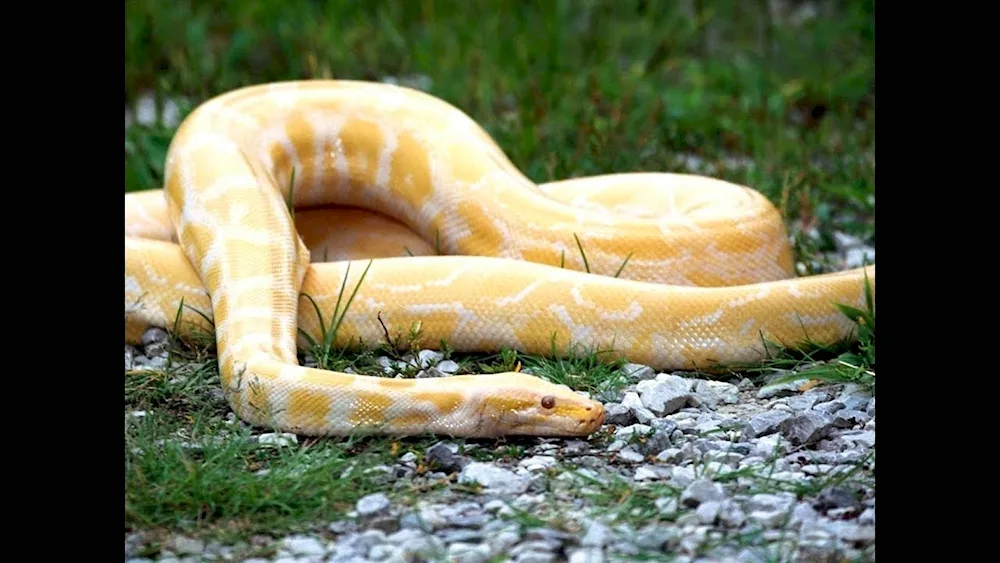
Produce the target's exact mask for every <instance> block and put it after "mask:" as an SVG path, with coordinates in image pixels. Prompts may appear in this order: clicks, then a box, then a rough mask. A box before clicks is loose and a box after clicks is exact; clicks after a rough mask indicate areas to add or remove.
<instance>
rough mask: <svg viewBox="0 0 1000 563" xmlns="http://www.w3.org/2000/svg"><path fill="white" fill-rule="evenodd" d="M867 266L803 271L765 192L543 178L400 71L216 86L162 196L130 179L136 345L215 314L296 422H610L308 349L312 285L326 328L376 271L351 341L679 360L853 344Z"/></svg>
mask: <svg viewBox="0 0 1000 563" xmlns="http://www.w3.org/2000/svg"><path fill="white" fill-rule="evenodd" d="M290 192H291V193H290ZM164 196H165V197H164ZM289 204H291V205H292V206H293V207H294V209H295V212H294V217H293V214H292V213H290V211H289ZM297 229H298V230H297ZM581 248H582V250H583V253H581V252H580V249H581ZM434 254H445V255H443V256H437V255H434ZM411 255H412V256H411ZM368 258H373V260H372V261H369V260H368ZM584 258H585V259H586V262H585V261H584ZM324 259H326V260H332V261H328V262H324V263H320V262H321V261H322V260H324ZM623 263H624V267H622V264H623ZM366 269H367V271H366ZM616 273H617V274H618V277H615V275H616ZM362 274H364V279H363V280H362V279H361V278H362ZM345 276H346V278H347V279H346V280H345V279H344V278H345ZM865 278H867V279H868V280H869V281H870V283H871V284H872V287H874V281H875V268H874V266H869V267H867V268H864V269H860V268H859V269H856V270H850V271H846V272H840V273H836V274H826V275H820V276H812V277H805V278H798V279H796V278H795V276H794V270H793V259H792V251H791V248H790V245H789V241H788V237H787V234H786V232H785V227H784V225H783V223H782V221H781V217H780V214H779V213H778V211H777V210H776V209H775V207H774V206H773V205H771V204H770V203H769V202H768V201H767V199H766V198H765V197H764V196H762V195H761V194H760V193H758V192H756V191H754V190H752V189H749V188H746V187H742V186H738V185H734V184H730V183H727V182H723V181H720V180H714V179H711V178H705V177H700V176H692V175H681V174H652V173H649V174H620V175H609V176H599V177H594V178H580V179H574V180H567V181H563V182H554V183H551V184H545V185H536V184H534V183H532V182H531V181H530V180H528V179H527V178H526V177H525V176H524V175H523V174H522V173H521V172H519V171H518V170H517V168H515V166H514V165H513V164H512V163H511V162H510V161H509V160H508V159H507V157H506V156H505V155H504V153H503V152H502V150H501V149H500V148H499V147H498V146H497V145H496V144H495V143H494V142H493V140H492V139H491V138H490V137H489V135H488V134H487V133H486V132H485V131H484V130H483V129H481V128H480V127H479V126H478V125H477V124H476V123H475V122H474V121H472V119H471V118H469V117H468V116H467V115H466V114H464V113H463V112H461V111H460V110H458V109H456V108H455V107H453V106H451V105H449V104H447V103H445V102H444V101H442V100H439V99H437V98H434V97H432V96H430V95H427V94H425V93H422V92H419V91H414V90H410V89H407V88H402V87H398V86H393V85H386V84H376V83H366V82H353V81H302V82H285V83H275V84H266V85H258V86H252V87H247V88H243V89H239V90H235V91H232V92H229V93H226V94H224V95H221V96H218V97H216V98H214V99H211V100H209V101H207V102H205V103H204V104H203V105H201V106H200V107H198V108H196V110H195V111H193V112H192V113H191V114H190V115H189V116H188V117H187V119H186V120H185V121H184V122H183V123H182V124H181V126H180V128H179V129H178V130H177V132H176V135H175V136H174V138H173V140H172V142H171V145H170V148H169V151H168V154H167V159H166V169H165V188H164V190H162V191H161V190H153V191H148V192H138V193H132V194H126V196H125V304H126V323H125V338H126V342H129V343H134V342H136V341H137V340H139V339H140V337H141V334H142V332H143V330H144V329H146V328H147V327H150V326H160V327H163V328H167V329H171V328H173V327H174V326H175V315H176V314H177V313H178V309H179V306H180V304H181V301H182V299H183V303H184V305H185V307H184V309H183V311H182V317H181V325H180V328H181V330H182V332H189V331H190V330H192V329H193V328H195V327H197V328H201V329H203V330H210V331H211V330H214V334H215V338H216V344H217V351H218V362H219V368H220V375H221V382H222V385H223V387H224V391H225V394H226V397H227V399H228V402H229V404H230V405H231V407H232V409H233V410H234V411H235V412H236V414H237V415H238V416H239V417H240V418H241V419H243V420H244V421H246V422H248V423H251V424H254V425H259V426H265V427H272V428H278V429H281V430H285V431H290V432H296V433H299V434H304V435H345V434H349V433H383V434H394V435H412V434H422V433H435V434H445V435H451V436H458V437H497V436H503V435H515V434H519V435H537V436H544V435H548V436H573V435H576V436H582V435H588V434H590V433H592V432H594V431H596V430H597V429H598V428H599V427H600V426H601V425H602V423H603V421H604V408H603V406H602V405H601V403H600V402H597V401H593V400H590V399H588V398H585V397H583V396H581V395H580V394H577V393H575V392H574V391H572V390H570V389H569V388H568V387H566V386H563V385H555V384H552V383H549V382H546V381H544V380H542V379H539V378H537V377H534V376H531V375H528V374H524V373H520V372H510V373H497V374H486V375H463V376H452V377H442V378H427V379H392V378H381V377H368V376H359V375H354V374H349V373H338V372H332V371H325V370H320V369H312V368H306V367H304V366H300V365H299V364H298V360H297V354H296V352H297V346H301V345H304V344H305V342H306V341H305V340H304V339H303V337H302V336H301V335H298V336H297V330H299V329H301V330H302V331H303V332H305V333H307V334H309V335H312V337H313V338H314V339H317V340H319V339H320V333H321V329H320V324H319V323H320V320H319V319H318V318H317V315H316V310H315V309H314V306H313V302H312V301H309V300H308V299H306V297H304V295H308V296H310V297H312V299H313V300H314V301H315V303H316V305H317V307H318V309H319V310H320V311H321V313H322V316H323V322H325V323H327V326H328V325H329V323H330V321H331V319H332V318H333V317H334V313H335V310H337V307H338V303H339V310H340V311H342V310H343V308H344V303H343V302H339V301H338V295H339V294H340V293H341V289H342V288H343V290H344V291H343V293H344V294H345V298H344V299H345V300H346V295H350V293H351V292H352V290H354V288H355V287H356V286H358V283H359V281H361V283H360V288H359V289H358V292H357V295H356V297H355V298H354V301H353V302H352V303H351V306H350V308H349V309H348V310H347V313H346V316H345V317H344V319H343V323H342V324H341V326H340V328H339V332H338V334H337V338H336V340H335V343H336V344H345V343H357V342H359V339H360V340H361V341H363V342H365V343H373V342H377V341H379V340H380V339H382V338H383V334H384V333H383V327H382V324H381V322H380V319H381V321H382V322H384V323H385V324H386V325H387V326H388V327H391V330H394V331H397V332H398V331H399V330H402V331H405V330H407V329H408V328H409V327H411V326H413V325H414V323H417V322H419V323H420V324H421V326H422V330H423V332H424V335H425V337H426V338H427V340H429V341H431V342H438V341H440V340H441V339H444V340H446V341H447V343H448V344H449V345H450V346H452V347H453V348H454V349H455V350H458V351H482V350H496V349H498V348H500V347H509V348H513V349H517V350H520V351H522V352H528V353H547V352H549V351H550V350H551V346H552V345H553V343H554V344H555V345H556V346H557V347H558V349H560V350H562V349H564V348H566V346H567V344H569V343H571V342H572V343H579V344H583V345H585V346H588V347H591V348H594V347H597V348H600V349H609V348H613V349H614V350H615V351H616V352H618V353H621V354H623V355H624V356H625V357H627V358H628V359H630V360H631V361H635V362H640V363H643V364H647V365H650V366H652V367H654V368H657V369H662V370H669V369H691V368H695V367H703V368H704V367H711V365H713V364H716V363H730V362H746V361H754V360H759V359H761V358H763V357H764V354H765V353H766V351H765V350H764V346H763V342H764V340H765V339H768V340H771V341H777V342H782V343H785V344H787V345H793V344H796V343H799V342H802V341H803V340H805V339H806V338H807V337H808V338H809V339H811V340H813V341H816V342H829V341H832V340H835V339H840V338H845V337H848V336H849V335H850V334H851V329H852V326H853V324H852V321H851V319H848V318H846V317H845V316H844V315H843V314H842V313H841V312H840V311H839V310H838V309H836V308H835V307H834V303H843V304H847V305H851V306H854V307H858V308H863V307H864V303H865V299H864V283H865ZM209 296H210V298H209ZM196 310H197V311H201V312H202V313H204V314H205V316H207V318H208V319H211V320H212V321H213V323H214V324H212V325H210V324H208V323H207V322H206V320H205V318H203V317H202V316H201V315H199V314H198V313H197V312H196Z"/></svg>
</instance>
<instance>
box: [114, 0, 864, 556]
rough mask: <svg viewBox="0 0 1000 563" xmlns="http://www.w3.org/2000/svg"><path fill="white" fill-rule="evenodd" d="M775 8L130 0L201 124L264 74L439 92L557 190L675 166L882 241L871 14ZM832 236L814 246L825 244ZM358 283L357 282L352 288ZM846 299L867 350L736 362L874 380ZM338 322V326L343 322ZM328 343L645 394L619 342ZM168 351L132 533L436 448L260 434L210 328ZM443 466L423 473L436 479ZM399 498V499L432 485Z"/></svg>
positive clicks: (317, 492)
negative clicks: (209, 108)
mask: <svg viewBox="0 0 1000 563" xmlns="http://www.w3.org/2000/svg"><path fill="white" fill-rule="evenodd" d="M767 4H768V3H767V2H763V1H761V2H736V1H719V2H710V3H707V2H699V1H695V0H691V1H689V2H677V3H672V2H649V1H639V0H605V1H597V0H573V1H565V0H553V1H551V2H539V3H522V2H513V1H502V0H490V1H486V0H484V1H481V2H477V3H475V6H473V5H472V3H464V2H457V1H440V0H438V1H430V0H428V1H425V2H386V1H372V2H312V1H304V0H302V1H290V2H279V1H276V0H267V1H259V2H248V1H244V2H230V3H226V4H225V5H219V6H214V5H213V6H211V7H209V6H208V5H205V4H201V3H196V2H190V1H180V2H174V3H170V4H169V5H168V4H164V3H160V2H153V1H151V0H132V1H129V2H127V3H126V49H125V51H126V60H125V97H126V105H127V106H130V105H133V104H134V103H135V102H136V100H137V99H138V97H139V96H140V94H142V93H143V92H147V91H152V92H153V93H155V95H156V97H157V99H158V103H159V104H161V105H162V104H164V103H165V101H166V100H167V99H171V100H177V99H180V100H181V101H180V102H179V111H180V116H181V117H183V116H184V115H186V113H187V112H189V111H190V110H191V109H193V107H195V105H196V104H197V103H198V102H200V101H203V100H205V99H207V98H208V97H210V96H212V95H215V94H219V93H221V92H224V91H226V90H230V89H232V88H236V87H240V86H244V85H247V84H250V83H258V82H265V81H272V80H284V79H293V78H295V79H297V78H310V77H317V78H351V79H365V80H383V79H390V78H391V79H393V80H397V81H401V82H409V83H413V82H418V83H421V84H422V85H423V86H424V87H426V88H427V89H428V91H429V92H430V93H432V94H434V95H436V96H439V97H441V98H443V99H445V100H447V101H449V102H451V103H452V104H454V105H456V106H457V107H459V108H461V109H462V110H463V111H465V112H466V113H468V114H469V115H470V116H472V117H473V118H474V119H475V120H476V121H477V122H479V123H480V124H482V125H483V127H484V128H485V129H486V130H487V131H488V132H489V133H490V134H491V135H493V136H494V138H495V139H496V140H497V142H498V143H499V144H500V146H501V147H503V149H504V150H505V152H506V153H507V154H508V156H509V157H510V158H511V160H512V161H513V162H514V163H515V164H516V165H517V166H518V167H519V168H520V169H521V170H522V171H524V173H525V174H526V175H527V176H528V177H529V178H531V179H532V180H533V181H536V182H547V181H552V180H558V179H563V178H568V177H573V176H585V175H593V174H603V173H611V172H625V171H639V170H654V171H694V172H699V171H701V172H707V173H710V174H711V175H714V176H717V177H719V178H722V179H725V180H729V181H733V182H737V183H741V184H746V185H750V186H752V187H754V188H755V189H758V190H760V191H761V192H763V193H764V194H765V195H767V196H768V197H769V198H770V199H771V200H772V201H774V202H775V203H777V204H778V205H779V208H780V209H781V210H782V211H783V212H784V214H785V216H786V219H787V220H788V222H789V223H790V224H791V225H792V226H793V230H792V235H793V236H794V237H795V242H796V249H797V250H798V252H799V255H800V259H801V260H802V262H804V263H805V264H807V265H811V264H812V263H813V262H819V263H821V262H822V253H823V252H826V251H829V250H832V249H833V248H834V245H833V238H832V233H833V232H834V231H843V232H847V233H850V234H853V235H855V236H857V237H859V238H861V239H862V240H864V241H866V242H867V243H869V244H874V208H875V204H874V182H875V173H874V143H875V141H874V23H873V21H874V20H873V17H872V15H871V14H872V12H873V10H874V7H873V6H874V3H873V2H855V3H833V2H831V3H823V4H819V9H820V10H834V11H835V12H836V13H835V14H834V15H829V16H828V15H824V14H822V13H821V14H820V15H818V16H817V17H815V18H813V19H810V20H808V21H804V22H801V23H796V22H795V21H794V20H795V18H794V17H791V16H785V15H779V14H772V13H770V12H769V11H768V9H767V8H766V6H767ZM175 127H176V126H175V125H172V124H165V123H155V124H139V123H133V124H132V125H131V126H128V127H126V130H125V178H126V180H125V186H126V188H125V189H126V191H133V190H143V189H153V188H159V187H161V183H162V180H163V162H164V157H165V155H166V150H167V147H168V145H169V142H170V139H171V137H172V135H173V133H174V130H175ZM747 162H749V163H752V164H750V165H747V164H746V163H747ZM813 228H814V229H816V230H817V231H818V232H819V234H820V236H819V238H818V239H815V240H814V239H812V238H810V237H807V236H805V235H804V233H805V232H806V231H808V230H809V229H813ZM580 251H581V252H583V251H584V249H583V248H580ZM622 266H623V267H628V266H627V262H625V263H623V264H622ZM820 270H822V266H821V267H820ZM351 289H352V288H344V292H342V293H343V295H345V298H347V297H349V296H350V291H351ZM346 305H347V303H345V306H346ZM844 312H845V314H847V315H849V316H851V317H852V318H854V319H858V318H859V317H860V318H861V319H864V321H863V322H859V323H858V329H859V332H858V336H859V341H858V342H857V343H853V344H851V345H840V346H835V347H817V348H816V349H813V350H806V351H805V352H800V353H797V354H795V353H790V352H782V353H780V354H778V355H776V356H775V357H774V358H772V359H771V360H770V361H768V362H765V363H764V364H763V365H760V364H759V365H756V366H739V367H738V368H739V370H740V371H741V373H744V374H748V375H759V376H760V377H772V376H774V375H775V374H777V375H779V376H786V377H791V378H795V377H804V378H808V379H826V380H836V381H852V382H856V383H861V384H863V385H872V386H873V385H874V364H875V359H874V307H873V305H872V307H870V308H869V310H868V311H844ZM336 325H337V319H336V318H334V319H329V326H330V330H331V331H334V330H335V328H336ZM331 341H332V340H331V338H330V335H329V333H328V334H327V335H326V336H325V337H324V338H323V339H322V341H321V342H316V343H314V346H312V347H311V348H310V349H309V350H304V351H303V352H304V357H303V359H306V358H305V354H308V357H309V358H310V359H311V360H313V361H315V362H316V363H317V364H319V365H321V367H335V368H337V369H343V368H346V367H350V368H351V369H354V370H356V371H358V372H360V373H368V374H372V375H374V374H381V373H382V371H381V367H380V366H379V365H378V363H377V361H376V358H377V357H378V356H380V355H386V356H388V357H390V358H393V359H406V358H407V354H410V353H411V352H413V351H414V350H416V349H419V348H420V347H434V348H438V349H441V350H442V352H444V357H445V358H446V359H453V360H455V361H456V362H458V363H459V365H460V366H461V369H462V370H463V371H468V372H477V371H502V370H503V371H506V370H513V369H530V370H531V371H532V372H533V373H535V374H538V375H541V376H543V377H546V378H549V379H552V380H556V381H561V382H566V383H568V384H570V385H571V386H573V387H574V388H577V389H583V390H586V391H588V392H591V393H592V394H594V395H596V396H598V398H600V397H601V396H602V395H605V394H612V393H613V392H614V391H615V389H616V388H617V387H618V386H620V385H623V384H624V381H623V380H621V379H620V378H619V376H618V374H619V371H618V370H617V369H616V367H618V366H620V361H619V360H618V359H613V358H611V359H609V358H607V357H605V354H604V353H603V352H602V351H600V350H585V349H584V350H577V352H579V353H578V354H575V355H573V356H572V357H564V356H565V355H564V354H559V353H557V352H559V351H557V350H553V353H552V354H550V355H549V357H532V356H525V355H523V354H519V353H517V352H514V351H511V350H502V351H499V352H497V353H495V354H488V355H468V354H454V353H452V352H451V351H450V350H449V349H448V347H447V344H446V343H443V344H442V343H428V342H424V341H423V339H422V335H421V331H420V327H419V326H414V327H408V328H407V329H405V330H403V331H401V332H400V333H398V334H389V332H388V331H387V334H386V339H385V341H384V342H381V343H375V344H374V345H373V347H372V349H371V350H367V351H364V352H360V353H359V352H354V353H350V354H347V353H343V352H341V351H339V350H336V349H334V348H332V347H331V346H330V342H331ZM170 349H171V362H170V364H169V365H168V366H167V367H166V368H164V369H162V370H160V371H155V372H143V373H136V374H129V375H128V377H126V380H125V403H126V408H125V463H126V490H125V504H126V523H125V525H126V533H128V532H131V531H135V530H142V531H143V532H144V533H146V534H147V535H152V536H154V537H156V536H158V535H165V534H166V533H167V532H178V531H179V532H184V533H188V534H192V535H198V536H206V537H219V538H243V539H244V540H245V539H246V538H248V537H250V536H251V535H253V534H256V533H267V534H280V533H282V532H283V531H287V530H293V529H302V528H303V527H308V526H310V525H312V524H314V523H317V522H320V523H322V522H328V521H330V520H332V519H335V518H339V517H342V516H343V515H344V514H345V513H346V511H348V510H350V509H351V507H352V506H353V503H354V501H355V500H356V499H357V498H358V497H360V496H361V495H363V494H365V493H366V492H370V491H373V490H386V487H385V485H384V483H381V482H380V481H379V477H378V475H377V474H373V473H365V472H364V471H361V470H357V469H355V470H353V471H348V469H349V468H350V467H354V468H360V467H371V466H375V465H379V464H390V465H391V464H392V463H393V462H394V461H395V460H396V459H397V458H398V456H399V455H402V453H405V452H406V451H414V452H415V453H417V454H418V458H419V459H421V460H422V459H423V451H424V450H425V449H426V447H427V446H429V445H430V444H432V443H433V440H430V439H414V440H409V441H394V440H388V439H364V440H349V439H344V440H303V441H302V442H300V443H298V444H292V445H289V446H283V447H280V446H273V445H268V444H261V443H259V442H258V441H257V440H255V439H254V438H253V437H252V436H253V435H254V434H255V433H254V432H251V431H250V430H249V429H246V428H243V427H242V425H241V424H240V423H239V422H229V421H228V420H229V419H228V416H229V409H228V407H227V405H226V404H225V401H224V400H223V399H222V397H221V393H220V392H219V390H218V387H219V382H218V373H217V368H216V366H215V361H214V355H213V350H212V342H211V339H210V338H209V339H205V340H203V341H202V342H200V343H199V342H196V343H194V344H193V345H192V344H191V343H182V342H172V343H171V346H170ZM789 370H791V373H789ZM417 371H419V368H416V367H415V368H414V369H413V370H411V371H410V372H408V373H407V375H408V376H409V375H414V374H415V373H416V372H417ZM133 413H142V414H140V415H134V414H133ZM256 434H259V432H257V433H256ZM604 438H605V436H604V435H599V438H598V439H604ZM525 444H526V442H524V441H518V440H510V441H502V442H501V443H499V444H492V443H490V444H479V445H478V447H476V446H477V445H476V444H466V443H464V442H461V443H460V445H461V447H463V448H465V447H470V451H471V452H473V453H474V455H475V456H476V457H478V458H482V459H501V458H504V457H517V456H519V455H521V454H522V453H523V452H524V448H525ZM431 470H433V468H430V467H426V466H425V465H419V464H418V469H417V471H422V472H427V471H431ZM331 476H335V478H331ZM759 486H760V490H767V489H768V487H777V486H779V485H774V484H768V483H762V484H760V485H759ZM393 491H394V492H393V494H395V495H398V496H400V497H401V498H406V497H408V496H409V497H412V496H414V495H416V494H418V493H420V492H422V490H417V489H411V488H407V487H402V488H398V489H393ZM660 492H663V491H660ZM796 492H797V493H798V492H799V491H796ZM602 494H603V495H605V496H604V497H602V498H604V499H605V500H606V501H607V502H609V503H618V502H624V503H625V504H624V505H623V506H627V507H628V510H625V512H626V513H628V512H629V511H631V510H633V509H639V513H640V514H644V512H643V511H644V510H648V509H649V503H650V502H652V500H651V499H653V498H655V496H651V495H655V494H657V490H656V489H655V487H653V488H652V489H648V490H646V489H643V488H642V487H632V490H631V492H630V491H628V490H624V489H614V490H613V491H610V492H608V491H605V492H604V493H602ZM623 495H624V497H623ZM622 498H624V500H620V499H622ZM623 510H624V509H623ZM528 516H532V518H535V520H538V519H539V517H538V516H537V515H530V514H529V515H528ZM553 521H554V520H553V519H549V518H546V519H542V522H543V523H548V524H550V525H551V524H552V523H553ZM526 523H530V522H526ZM537 523H538V522H535V524H537ZM164 537H165V536H164ZM747 541H749V540H747ZM149 549H151V550H153V551H155V550H156V549H157V544H156V543H155V542H153V543H152V544H151V546H150V547H149ZM251 551H252V550H251Z"/></svg>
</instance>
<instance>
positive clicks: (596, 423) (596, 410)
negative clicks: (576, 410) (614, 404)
mask: <svg viewBox="0 0 1000 563" xmlns="http://www.w3.org/2000/svg"><path fill="white" fill-rule="evenodd" d="M603 424H604V405H602V404H601V403H594V405H593V406H590V407H587V409H586V413H585V414H584V416H583V417H582V418H581V419H580V422H579V425H580V427H582V428H585V429H586V430H587V431H588V432H594V431H595V430H597V429H598V428H600V427H601V425H603Z"/></svg>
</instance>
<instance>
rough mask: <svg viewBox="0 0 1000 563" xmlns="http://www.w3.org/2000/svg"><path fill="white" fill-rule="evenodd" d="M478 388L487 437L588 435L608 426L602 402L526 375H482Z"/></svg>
mask: <svg viewBox="0 0 1000 563" xmlns="http://www.w3.org/2000/svg"><path fill="white" fill-rule="evenodd" d="M475 387H476V392H475V394H476V395H478V399H479V401H478V402H479V409H480V410H479V414H480V420H481V422H480V424H481V425H482V427H481V428H480V431H482V432H483V433H484V434H494V435H497V436H503V435H522V436H587V435H589V434H592V433H594V432H595V431H596V430H597V429H598V428H600V427H601V425H602V424H603V423H604V405H602V404H601V403H599V402H597V401H593V400H590V399H588V398H586V397H583V396H581V395H578V394H577V393H576V392H575V391H573V390H572V389H570V388H569V387H567V386H566V385H559V384H555V383H550V382H548V381H545V380H543V379H540V378H538V377H534V376H531V375H528V374H525V373H520V372H507V373H495V374H484V375H479V376H476V383H475Z"/></svg>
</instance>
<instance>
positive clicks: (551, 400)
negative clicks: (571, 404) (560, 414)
mask: <svg viewBox="0 0 1000 563" xmlns="http://www.w3.org/2000/svg"><path fill="white" fill-rule="evenodd" d="M554 406H556V398H555V397H553V396H551V395H546V396H544V397H542V408H546V409H551V408H552V407H554Z"/></svg>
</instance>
